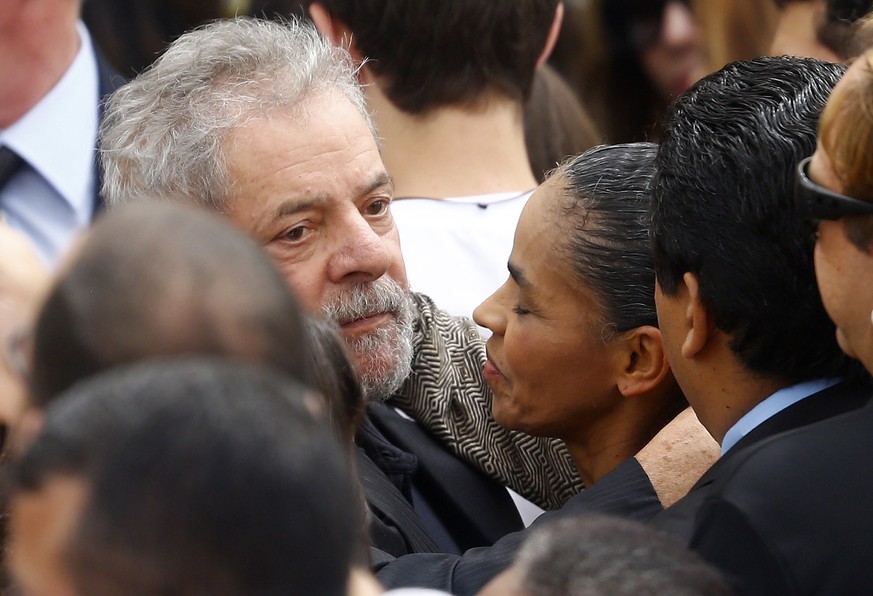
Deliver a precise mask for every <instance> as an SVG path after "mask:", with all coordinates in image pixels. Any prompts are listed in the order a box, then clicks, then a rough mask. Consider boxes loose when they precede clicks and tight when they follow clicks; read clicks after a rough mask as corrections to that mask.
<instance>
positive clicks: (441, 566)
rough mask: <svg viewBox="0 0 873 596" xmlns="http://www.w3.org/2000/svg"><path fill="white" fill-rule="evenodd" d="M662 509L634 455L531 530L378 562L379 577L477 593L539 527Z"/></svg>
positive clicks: (643, 515) (390, 582) (396, 583)
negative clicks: (459, 550)
mask: <svg viewBox="0 0 873 596" xmlns="http://www.w3.org/2000/svg"><path fill="white" fill-rule="evenodd" d="M660 511H662V508H661V503H660V501H658V496H657V495H656V494H655V491H654V489H653V488H652V485H651V483H650V482H649V479H648V477H647V476H646V474H645V472H644V471H643V470H642V468H641V467H640V465H639V464H638V463H637V461H636V460H635V459H633V458H631V459H629V460H628V461H626V462H625V463H623V464H622V465H621V466H619V467H618V468H616V469H615V470H613V471H612V472H610V473H609V474H608V475H607V476H606V477H604V478H603V479H601V480H600V481H599V482H598V483H597V484H595V485H594V486H592V487H591V488H589V489H586V490H583V491H582V492H581V493H579V494H577V495H576V496H574V497H573V498H571V499H570V500H569V501H567V503H566V504H565V505H564V506H563V507H562V508H561V509H559V510H556V511H547V512H546V513H544V514H543V515H541V516H540V517H539V518H537V520H536V521H535V522H534V523H533V524H532V525H531V527H530V528H528V529H527V530H523V531H520V532H515V533H512V534H508V535H506V536H504V537H503V538H501V539H500V540H498V541H497V542H496V543H495V544H494V545H493V546H491V547H485V548H474V549H472V550H469V551H467V552H465V553H464V554H463V555H462V556H455V555H447V554H415V555H407V556H405V557H400V558H399V559H397V560H396V561H390V562H388V563H380V564H379V565H376V571H377V573H376V577H377V578H378V579H379V581H380V582H382V584H383V585H384V586H385V587H386V588H388V589H391V588H397V587H407V586H415V587H422V588H432V589H437V590H443V591H446V592H450V593H452V594H457V595H460V596H464V595H467V594H471V595H472V594H475V593H477V592H478V591H479V590H480V589H481V588H482V586H484V585H485V584H486V583H488V582H489V581H490V580H491V579H492V578H494V576H496V575H497V574H498V573H500V572H501V571H503V570H504V569H506V568H507V567H509V565H510V564H511V563H512V558H513V557H514V556H515V552H516V551H517V550H518V547H519V546H520V545H521V543H522V542H523V541H524V539H525V538H527V536H528V535H529V534H530V531H531V530H532V529H533V528H538V527H541V526H542V525H543V524H547V523H549V522H551V521H554V520H557V519H562V518H564V517H569V516H576V515H583V514H585V513H595V512H596V513H603V514H608V515H617V516H621V517H626V518H629V519H636V520H638V521H646V520H648V519H649V518H651V517H652V515H654V514H656V513H658V512H660Z"/></svg>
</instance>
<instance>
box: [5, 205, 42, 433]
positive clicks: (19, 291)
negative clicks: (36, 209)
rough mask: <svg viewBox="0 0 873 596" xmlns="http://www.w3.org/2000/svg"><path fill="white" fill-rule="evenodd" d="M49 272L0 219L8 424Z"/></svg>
mask: <svg viewBox="0 0 873 596" xmlns="http://www.w3.org/2000/svg"><path fill="white" fill-rule="evenodd" d="M50 283H51V274H50V273H49V271H48V269H47V268H46V266H45V265H44V264H43V263H42V261H41V260H40V258H39V256H38V255H37V254H36V251H35V250H34V249H33V248H32V247H31V245H30V242H29V241H28V240H27V239H26V238H25V237H24V236H22V235H21V234H20V233H18V232H16V231H15V230H13V229H12V228H11V227H9V225H8V224H5V223H3V222H0V423H2V424H7V425H9V424H11V423H12V422H13V421H15V420H16V419H17V417H18V415H19V413H20V412H21V409H22V407H23V405H24V399H25V384H24V378H22V376H21V372H22V371H21V370H20V368H21V367H20V363H21V360H22V358H24V361H25V362H26V358H25V357H26V356H27V354H25V353H22V352H23V351H24V352H26V350H27V349H28V348H29V341H27V340H26V338H27V337H29V335H30V332H31V329H32V328H33V323H34V321H35V318H36V314H37V312H38V310H39V308H40V306H41V304H42V301H43V298H44V297H45V295H46V292H47V291H48V288H49V285H50Z"/></svg>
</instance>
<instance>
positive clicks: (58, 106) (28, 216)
mask: <svg viewBox="0 0 873 596" xmlns="http://www.w3.org/2000/svg"><path fill="white" fill-rule="evenodd" d="M77 30H78V33H79V50H78V52H77V53H76V56H75V58H74V59H73V62H72V64H71V65H70V66H69V68H68V69H67V71H66V72H65V73H64V74H63V76H62V77H61V79H60V80H59V81H58V82H57V84H56V85H55V86H54V87H53V88H52V89H51V90H50V91H49V92H48V93H47V94H46V95H45V96H44V97H43V98H42V99H41V100H40V101H39V102H38V103H37V104H36V105H34V106H33V107H32V108H31V109H30V110H29V111H28V112H27V113H26V114H24V116H22V117H21V118H19V119H18V120H17V121H16V122H14V123H13V124H12V125H11V126H10V127H9V128H7V129H5V130H0V145H6V146H8V147H10V148H11V149H13V150H14V151H15V152H16V153H18V154H19V155H21V157H23V158H24V159H25V160H26V161H27V163H28V165H29V166H30V167H29V168H27V169H26V171H24V172H22V173H21V174H20V175H19V176H17V177H16V178H14V179H13V180H12V181H10V183H9V185H8V186H7V187H6V188H5V189H4V195H3V197H4V211H6V214H7V216H8V217H9V223H10V225H12V226H13V227H15V228H17V229H19V230H20V231H22V232H24V233H25V234H26V235H27V236H29V237H30V239H31V241H32V242H34V245H35V246H36V248H37V250H38V252H39V253H40V255H41V256H42V257H43V259H44V260H46V262H47V263H51V262H53V261H54V260H55V258H56V257H57V256H58V254H59V253H60V252H61V251H63V250H64V248H65V247H66V246H67V245H68V244H69V242H70V240H71V239H72V237H73V235H74V234H75V232H76V231H77V230H79V229H81V228H83V227H85V226H86V225H87V224H88V222H89V221H90V219H91V216H92V212H93V209H94V192H95V190H96V189H95V187H96V185H97V180H96V176H95V173H96V172H95V166H94V157H95V147H96V142H97V127H98V103H99V100H100V89H99V87H100V85H99V75H98V69H97V58H96V54H95V52H94V47H93V44H92V42H91V37H90V36H89V34H88V30H87V29H86V28H85V26H84V25H83V24H82V23H81V22H79V23H78V25H77Z"/></svg>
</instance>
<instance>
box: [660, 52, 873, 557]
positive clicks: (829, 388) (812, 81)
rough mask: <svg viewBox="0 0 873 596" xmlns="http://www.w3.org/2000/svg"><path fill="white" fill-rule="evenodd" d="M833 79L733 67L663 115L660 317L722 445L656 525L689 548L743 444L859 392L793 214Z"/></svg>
mask: <svg viewBox="0 0 873 596" xmlns="http://www.w3.org/2000/svg"><path fill="white" fill-rule="evenodd" d="M843 72H844V68H843V67H842V66H838V65H835V64H830V63H826V62H821V61H818V60H813V59H808V58H803V59H802V58H788V57H781V58H759V59H756V60H752V61H748V62H736V63H733V64H730V65H728V66H726V67H725V68H723V69H722V70H720V71H718V72H716V73H714V74H712V75H710V76H708V77H706V78H704V79H703V80H701V81H700V82H699V83H698V84H697V85H696V86H695V87H693V88H692V89H691V90H690V91H689V92H688V93H686V94H685V95H683V96H682V97H680V98H679V99H678V100H677V102H676V103H675V105H674V107H673V109H672V110H671V113H670V115H669V117H668V119H667V121H666V125H665V128H664V135H663V137H662V139H661V145H660V147H659V150H658V169H657V173H656V175H655V179H654V182H653V202H652V242H653V252H654V257H655V269H656V274H657V281H658V284H657V289H656V294H655V298H656V304H657V310H658V319H659V322H660V327H661V333H662V335H663V339H664V346H665V350H666V351H667V356H668V359H669V361H670V365H671V367H672V369H673V372H674V374H675V375H676V379H677V381H678V382H679V385H680V386H681V387H682V389H683V391H684V392H685V395H686V397H687V398H688V401H689V403H690V404H691V406H692V407H693V408H694V411H695V413H696V414H697V416H698V418H699V419H700V421H701V423H702V424H703V425H704V426H705V427H706V429H707V430H708V431H709V433H710V434H711V435H712V436H713V438H715V439H716V440H717V441H718V442H719V443H720V445H721V451H722V455H721V458H720V459H719V460H718V461H717V462H716V463H715V464H714V465H713V466H712V468H710V470H709V471H707V472H706V473H705V474H704V475H703V477H702V478H701V479H700V481H699V482H698V483H697V484H696V485H695V486H694V487H693V488H692V489H691V491H690V492H689V494H688V496H686V497H685V498H684V499H682V500H680V501H679V502H678V503H677V504H676V505H674V506H673V507H671V508H669V509H667V510H666V511H665V512H664V513H663V514H660V515H659V516H657V517H655V518H654V520H653V523H654V524H655V525H656V526H657V527H659V528H661V529H663V530H665V531H666V532H668V533H670V534H672V535H673V536H675V537H677V538H679V539H680V540H682V541H683V542H685V543H687V541H688V540H689V539H690V537H691V534H692V528H693V523H694V519H695V515H696V514H697V511H698V510H699V508H700V505H701V504H702V503H703V502H704V500H705V499H706V498H708V497H709V498H712V497H713V496H714V495H715V494H717V491H718V489H717V486H718V482H719V479H720V478H724V477H726V476H728V475H729V474H730V470H731V469H732V468H731V466H732V465H733V462H735V461H736V460H737V459H738V458H741V457H742V453H743V452H744V451H745V450H746V449H748V448H750V447H752V446H753V445H755V444H757V443H760V442H761V441H762V440H763V439H765V438H767V437H772V436H774V435H776V434H777V433H780V432H782V431H787V430H791V429H795V428H799V427H802V426H804V425H808V424H810V423H813V422H816V421H819V420H822V419H826V418H829V417H832V416H834V415H837V414H840V413H842V412H846V411H850V410H853V409H857V408H858V407H860V406H862V405H863V404H865V403H866V402H867V400H868V398H869V389H868V387H867V386H866V384H862V383H852V382H851V380H852V378H853V377H855V375H856V373H858V372H859V371H860V368H859V367H858V365H857V363H856V362H853V361H851V360H849V359H848V358H846V357H845V355H844V354H843V353H842V352H841V350H840V348H839V346H838V345H837V342H836V340H835V338H834V326H833V323H832V322H831V321H830V320H829V319H828V316H827V314H826V312H825V310H824V307H823V306H822V303H821V298H820V296H819V293H818V289H817V288H816V283H815V274H814V270H813V256H812V255H813V239H812V238H811V237H810V235H809V233H808V230H807V229H806V227H805V226H804V225H803V223H802V222H800V221H799V220H798V218H796V217H795V215H794V212H793V210H792V204H793V190H794V171H795V165H796V163H797V162H798V161H799V160H800V159H801V158H803V157H804V156H806V155H809V154H810V153H811V152H812V151H813V150H814V149H815V143H816V141H815V134H816V123H817V121H818V117H819V114H820V112H821V110H822V108H823V107H824V104H825V101H826V100H827V97H828V94H829V93H830V91H831V89H832V88H833V86H834V85H835V84H836V82H837V81H838V80H839V79H840V77H841V76H842V74H843ZM784 465H786V466H794V465H803V462H796V461H787V460H786V461H785V462H784ZM725 548H730V546H729V545H725Z"/></svg>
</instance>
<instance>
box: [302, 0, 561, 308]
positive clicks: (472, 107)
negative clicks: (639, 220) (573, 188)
mask: <svg viewBox="0 0 873 596" xmlns="http://www.w3.org/2000/svg"><path fill="white" fill-rule="evenodd" d="M306 4H307V5H308V8H309V14H310V16H311V17H312V20H313V22H314V23H315V25H316V26H317V27H318V29H319V31H321V33H322V34H324V35H325V36H327V37H328V38H329V39H331V40H332V41H333V43H334V44H336V45H342V46H345V47H347V48H348V49H349V50H350V52H351V54H352V56H353V57H354V59H355V61H356V62H357V63H360V64H361V67H360V70H359V71H358V77H359V79H360V80H361V82H362V83H364V94H365V96H366V99H367V105H368V107H369V109H370V110H371V112H372V113H373V118H374V120H375V123H376V126H377V128H378V130H379V134H380V135H381V137H382V157H383V160H384V162H385V167H386V168H387V170H388V172H389V173H390V174H391V176H392V178H393V179H394V184H395V199H394V204H393V206H392V210H393V214H394V218H395V220H396V221H397V226H398V229H399V230H400V234H401V238H402V240H403V252H404V255H405V259H406V263H407V274H408V276H409V282H410V285H411V287H412V288H413V289H415V290H417V291H420V292H424V293H425V294H427V295H428V296H430V297H431V298H433V299H434V300H435V301H436V303H437V304H438V305H440V307H441V308H443V309H445V310H446V311H448V312H450V313H452V314H454V315H462V316H467V317H469V316H471V315H472V312H473V309H474V308H476V307H477V306H478V305H479V304H480V303H481V302H482V301H484V300H485V299H486V298H487V297H488V296H490V295H491V293H492V292H494V291H495V290H496V289H497V288H498V287H500V285H501V284H502V283H503V280H504V277H505V268H506V258H507V256H508V255H509V253H510V250H511V249H512V237H513V234H514V232H515V224H516V223H517V221H518V218H519V215H520V213H521V210H522V208H523V207H524V205H525V203H526V202H527V199H528V197H529V196H530V193H531V192H532V190H533V189H534V187H536V185H537V180H536V178H535V176H534V173H533V172H532V171H531V166H530V163H529V159H528V154H527V149H526V147H525V137H524V122H523V120H524V119H523V115H522V111H523V106H524V104H525V101H526V100H527V99H528V97H529V96H530V94H531V89H532V85H533V81H534V76H535V73H536V70H537V68H538V67H539V66H540V65H541V64H542V63H543V62H545V60H546V58H548V56H549V54H550V53H551V49H552V46H553V45H554V42H555V40H556V38H557V34H558V31H559V29H560V24H561V19H562V15H563V5H562V3H561V2H560V0H515V1H513V2H493V1H492V0H467V1H465V2H445V1H443V0H400V1H397V0H390V1H388V0H379V1H376V2H372V1H367V2H364V1H361V0H314V1H313V0H309V1H308V2H307V3H306ZM562 157H564V156H561V158H562ZM555 165H557V164H552V166H555ZM538 174H542V172H539V173H538Z"/></svg>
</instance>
